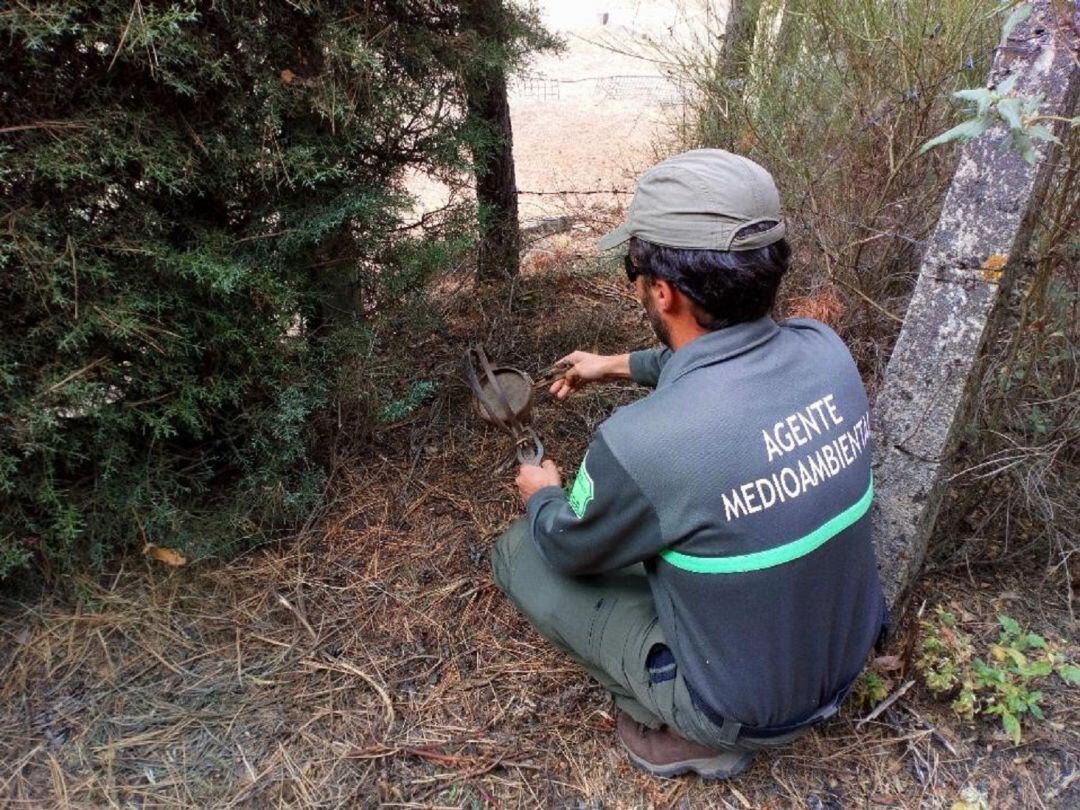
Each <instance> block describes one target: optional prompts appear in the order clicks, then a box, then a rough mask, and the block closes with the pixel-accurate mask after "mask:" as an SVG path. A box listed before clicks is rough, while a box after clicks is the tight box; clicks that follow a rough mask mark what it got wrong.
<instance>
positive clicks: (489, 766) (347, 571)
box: [0, 244, 1080, 809]
mask: <svg viewBox="0 0 1080 810" xmlns="http://www.w3.org/2000/svg"><path fill="white" fill-rule="evenodd" d="M561 250H562V251H563V254H564V255H572V253H573V248H572V245H567V244H564V245H563V247H562V248H561ZM443 306H444V307H445V314H446V320H447V323H448V324H449V330H448V332H447V333H446V335H444V336H442V337H439V338H438V339H435V340H430V339H429V341H428V342H427V343H425V345H424V346H425V347H424V350H423V357H422V358H418V363H421V364H422V366H423V367H424V369H425V373H426V374H428V375H429V376H430V377H432V378H434V379H437V380H439V381H440V382H441V383H442V385H441V386H440V395H439V396H438V398H437V399H436V401H434V402H433V403H431V404H430V405H428V406H427V407H426V408H424V409H423V410H422V411H421V412H418V413H416V414H414V415H413V416H412V417H410V418H409V419H406V420H405V421H403V422H401V423H399V424H396V425H392V426H389V427H387V428H384V429H382V430H381V431H379V432H378V433H377V435H376V437H375V441H374V442H373V443H372V444H371V446H370V447H368V449H367V450H366V451H365V452H364V453H363V455H360V456H358V457H356V458H354V459H352V460H351V463H350V465H349V466H348V471H347V472H346V473H344V474H343V476H342V480H341V483H340V487H339V490H338V492H337V495H336V499H335V502H334V505H333V507H332V509H331V510H330V513H329V517H328V519H327V520H326V522H325V524H324V525H323V526H321V527H320V528H319V529H318V530H312V531H309V532H307V533H306V534H305V535H303V536H301V537H299V538H297V539H295V540H294V541H292V542H289V543H285V544H282V545H281V546H280V547H277V548H267V549H263V550H261V551H258V552H254V553H251V554H249V555H247V556H245V557H243V558H241V559H238V560H235V561H233V562H232V563H226V564H219V563H213V562H207V563H196V564H194V565H191V566H189V567H188V568H184V569H179V570H176V571H167V570H164V569H163V568H162V567H160V566H151V565H150V564H149V563H147V562H145V561H142V560H137V561H130V562H129V563H128V564H127V565H126V566H125V567H124V568H122V569H121V570H119V571H117V572H116V573H115V574H114V575H113V576H111V577H109V578H108V579H106V580H103V581H99V582H93V583H91V582H85V583H83V584H82V586H81V591H82V596H81V598H80V599H79V600H78V601H77V602H75V603H74V604H70V603H62V602H60V601H58V600H56V599H54V598H49V597H46V598H44V599H42V600H41V601H39V602H37V603H35V604H31V605H9V606H8V607H7V610H6V614H5V616H4V618H3V621H2V624H0V684H2V685H0V700H2V704H0V728H2V732H0V763H2V764H0V802H2V803H3V804H4V805H5V806H7V807H260V808H261V807H279V806H290V807H291V806H302V807H316V806H317V807H340V806H347V807H352V806H375V805H386V806H396V807H462V806H467V807H486V806H492V807H519V806H526V807H531V806H558V807H600V806H605V807H608V806H610V807H641V806H653V807H702V806H715V807H730V808H766V807H794V806H797V807H809V808H815V809H816V808H838V807H851V806H857V807H880V808H888V807H943V806H944V807H947V806H949V805H950V803H951V802H952V801H953V800H955V799H956V798H957V795H958V792H959V791H960V790H961V789H962V788H963V787H964V786H966V785H971V786H974V787H976V788H978V789H980V790H983V791H985V792H986V793H987V794H988V795H989V797H990V800H991V802H992V806H993V807H995V808H1002V807H1017V808H1021V807H1022V808H1033V807H1035V808H1037V807H1066V806H1069V805H1070V804H1071V805H1072V806H1076V805H1077V802H1078V801H1080V779H1078V778H1077V774H1078V770H1077V768H1078V764H1080V759H1078V757H1080V723H1078V722H1077V721H1078V719H1080V718H1078V714H1080V707H1078V701H1077V697H1076V695H1075V693H1072V694H1064V693H1063V694H1054V695H1051V696H1050V698H1051V699H1049V700H1048V701H1047V703H1048V704H1049V705H1050V708H1051V716H1050V719H1049V722H1047V723H1044V724H1041V725H1038V726H1033V727H1032V728H1031V729H1030V730H1029V731H1028V732H1027V733H1026V738H1025V744H1024V745H1022V746H1020V747H1019V748H1014V747H1012V746H1011V745H1010V744H1009V743H1008V742H1007V741H1006V740H1005V739H1004V737H1002V736H1000V735H999V734H997V733H996V731H995V730H994V729H993V728H991V727H990V726H979V727H968V726H964V725H961V724H959V723H957V722H956V721H955V720H954V719H953V718H952V717H951V715H950V714H948V712H947V711H946V710H944V709H942V708H941V707H940V706H937V705H934V704H930V703H928V702H927V701H926V699H925V697H924V696H922V695H921V694H920V692H919V690H917V689H916V690H912V691H911V692H909V693H908V694H907V695H906V696H905V697H904V699H903V700H900V701H898V702H897V703H896V704H895V705H894V706H893V708H891V709H890V710H888V711H886V712H884V713H883V714H882V715H881V717H880V718H878V719H877V720H875V721H873V722H870V723H866V724H864V725H862V726H859V725H857V723H856V720H857V717H856V712H855V710H854V709H853V708H849V709H847V710H845V712H844V714H843V716H842V717H841V718H840V719H838V720H836V721H834V722H832V723H830V724H828V725H827V726H826V727H825V728H823V729H821V730H819V731H817V732H815V733H812V734H810V735H808V736H807V737H806V738H804V739H803V740H801V741H799V742H798V743H797V744H795V745H794V746H793V747H791V748H790V749H787V750H784V751H782V752H780V753H779V754H777V755H774V756H768V757H762V758H761V759H760V760H759V761H758V762H757V763H756V764H755V765H754V767H753V768H752V769H751V770H750V771H749V772H748V773H747V774H746V775H745V776H744V777H742V778H740V779H739V780H737V781H735V782H734V783H732V784H715V785H706V784H703V783H701V782H699V781H696V780H693V779H681V780H674V781H658V780H653V779H651V778H648V777H646V776H645V775H643V774H641V773H639V772H637V771H635V770H634V769H633V768H631V767H630V765H629V764H628V762H627V761H626V759H625V757H624V756H623V755H622V754H621V753H620V752H619V750H618V749H617V748H616V746H615V745H614V734H613V723H612V717H611V713H610V712H611V709H610V706H609V702H608V700H607V698H606V696H605V695H604V693H603V691H602V690H601V689H599V688H598V687H597V686H595V685H593V684H591V683H589V682H588V681H587V679H586V678H585V677H584V676H583V674H582V673H581V672H580V671H579V670H578V669H577V668H576V667H574V666H573V665H572V664H571V663H570V662H569V661H567V660H566V659H564V658H563V657H561V656H560V655H558V654H556V653H555V652H554V651H553V650H552V649H550V648H549V647H548V646H547V645H546V644H545V643H544V642H543V641H542V640H541V639H540V638H539V637H538V636H537V635H536V634H535V633H534V632H533V631H532V630H531V629H530V628H529V627H528V626H527V624H526V623H525V622H524V621H523V620H522V619H521V618H520V617H519V616H518V615H517V614H516V613H515V611H514V609H513V608H512V607H511V606H510V605H509V603H508V602H507V601H506V600H505V599H504V598H502V596H501V594H500V593H499V592H498V591H497V590H496V589H495V587H494V586H493V584H492V581H491V577H490V572H489V568H488V564H487V561H486V551H487V549H488V547H489V545H490V544H491V542H492V540H493V538H494V537H495V536H496V535H497V534H498V532H499V531H501V530H502V529H503V528H505V526H506V525H507V524H508V523H509V521H510V520H511V519H512V518H514V517H515V516H516V515H517V514H519V511H520V510H519V507H518V504H517V503H516V499H515V495H514V492H513V491H512V488H511V485H510V481H509V476H502V477H493V475H492V473H491V470H492V468H493V467H494V466H495V465H496V464H497V463H498V462H499V461H500V460H501V459H502V457H503V455H504V454H505V452H506V450H507V447H506V445H505V443H504V442H503V441H502V438H501V437H500V436H498V435H496V434H494V433H492V432H491V431H490V430H488V429H486V428H484V427H482V426H481V425H480V424H479V420H478V419H476V418H475V417H474V415H473V414H472V413H471V410H470V407H469V403H468V399H467V395H466V389H465V387H464V385H463V384H462V383H460V382H458V379H457V361H458V357H459V356H460V353H461V352H462V350H463V348H464V346H466V345H467V344H468V343H469V342H470V341H474V340H477V339H482V340H485V341H486V342H487V344H488V346H489V349H490V350H491V351H492V354H493V356H495V357H497V358H498V359H499V360H500V361H505V362H509V363H513V364H516V365H520V366H522V367H525V368H531V369H539V368H543V367H545V366H547V365H548V364H550V362H551V361H552V360H554V359H555V358H557V357H558V356H559V355H560V354H561V353H562V352H564V351H567V350H569V349H570V348H573V347H575V346H582V347H593V348H598V349H601V350H613V349H616V348H620V347H625V346H627V345H640V344H641V343H642V342H643V340H644V335H645V332H644V330H645V328H646V327H644V324H643V321H642V319H641V317H640V315H639V313H638V311H637V308H636V306H635V305H634V304H633V302H632V301H630V300H629V299H628V298H627V297H626V295H625V293H624V291H623V289H622V285H621V283H620V281H619V280H618V278H617V276H615V275H613V273H605V272H602V268H600V267H599V266H598V265H596V263H595V261H592V262H590V261H578V262H576V263H571V264H570V265H562V266H558V265H555V266H551V267H548V268H547V269H545V270H543V271H542V272H541V271H534V272H531V273H530V274H529V275H527V276H526V277H524V278H523V279H521V281H520V282H519V283H518V284H517V285H516V288H515V290H514V291H513V295H512V300H511V299H510V298H509V297H508V296H507V294H506V292H505V291H503V292H501V293H495V292H492V291H475V290H471V289H460V288H459V289H458V290H457V292H456V293H454V294H451V295H449V296H448V298H447V299H446V300H445V302H444V304H443ZM469 324H484V325H485V326H484V327H483V329H482V330H480V329H477V328H475V327H470V326H469ZM634 396H637V393H636V392H633V391H631V390H629V389H627V388H625V387H607V388H601V389H597V390H595V391H592V392H589V393H586V394H585V395H583V396H581V397H580V398H578V399H577V400H576V401H574V402H572V403H571V404H570V405H569V406H556V405H554V404H553V403H551V402H550V401H549V400H545V401H542V402H541V403H540V405H539V408H538V413H537V417H536V418H537V423H538V425H540V426H541V428H542V430H541V432H542V433H543V435H544V438H545V441H546V443H547V445H548V447H549V450H550V453H551V455H552V456H554V457H555V458H557V459H558V460H560V461H562V462H563V464H564V465H565V466H566V467H571V466H572V465H573V464H574V463H575V462H576V460H577V458H579V457H580V453H581V451H582V448H583V447H584V444H585V442H586V440H587V438H588V436H589V435H590V433H591V431H592V429H593V427H594V426H595V425H596V423H597V422H598V421H600V420H601V419H603V418H604V416H605V415H606V414H607V413H608V412H609V411H610V409H611V408H612V406H613V405H616V404H618V403H619V402H622V401H627V400H628V399H630V398H632V397H634ZM1015 574H1016V576H1017V577H1021V581H1019V582H1017V581H1013V582H1011V584H1010V586H1009V588H1008V589H1006V588H1005V587H1004V586H1002V585H998V584H996V583H991V582H976V581H973V580H969V579H968V578H967V576H966V573H965V572H954V574H942V575H940V576H939V577H938V578H937V579H936V580H935V581H932V582H928V583H926V585H925V588H924V597H925V598H927V599H929V600H931V601H932V602H939V601H942V602H950V601H952V602H957V603H962V604H963V605H964V607H965V609H966V611H967V612H969V613H971V614H973V615H975V616H980V617H986V618H987V620H988V623H987V627H988V628H989V627H990V625H991V624H992V622H993V616H994V614H995V613H996V612H1000V610H1001V609H1002V608H1001V602H1002V600H1007V599H1009V598H1011V597H1009V595H1008V594H1007V593H1003V591H1007V590H1009V591H1014V592H1016V591H1020V590H1021V589H1023V592H1024V593H1025V599H1024V604H1025V605H1026V607H1021V605H1019V604H1017V603H1016V602H1012V603H1010V604H1009V605H1008V607H1009V608H1010V610H1009V611H1008V612H1010V613H1012V614H1013V615H1017V610H1018V609H1022V610H1024V611H1027V613H1028V614H1030V615H1029V616H1028V618H1029V619H1030V621H1031V623H1032V626H1033V628H1035V629H1039V630H1040V631H1042V632H1045V633H1047V634H1048V635H1050V636H1053V637H1061V636H1065V637H1069V635H1070V633H1073V632H1074V630H1072V631H1071V630H1070V629H1069V628H1070V625H1068V624H1067V619H1066V618H1065V617H1066V616H1067V612H1066V610H1065V606H1064V605H1063V604H1061V596H1060V590H1054V589H1053V588H1049V587H1045V586H1043V585H1042V584H1041V579H1042V576H1041V572H1040V571H1039V570H1029V571H1017V572H1015ZM1035 606H1038V609H1039V610H1041V611H1043V613H1042V614H1035V613H1034V609H1035ZM987 632H990V630H989V629H988V631H987ZM909 640H910V634H901V637H900V640H899V641H898V642H897V645H896V649H895V650H894V652H896V653H897V654H899V655H900V656H901V658H902V659H903V660H905V661H909V660H910V643H909ZM863 714H865V710H864V711H863Z"/></svg>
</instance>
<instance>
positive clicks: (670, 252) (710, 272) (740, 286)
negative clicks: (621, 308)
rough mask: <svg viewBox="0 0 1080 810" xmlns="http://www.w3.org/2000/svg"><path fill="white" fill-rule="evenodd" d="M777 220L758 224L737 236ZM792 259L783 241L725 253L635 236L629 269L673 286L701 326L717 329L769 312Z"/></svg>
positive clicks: (633, 273) (756, 317)
mask: <svg viewBox="0 0 1080 810" xmlns="http://www.w3.org/2000/svg"><path fill="white" fill-rule="evenodd" d="M775 224H776V223H775V222H758V223H755V224H754V225H750V226H748V227H746V228H744V229H743V230H741V231H739V234H738V235H740V236H745V235H749V234H752V233H757V232H758V231H764V230H768V229H769V228H771V227H772V226H774V225H775ZM790 259H791V247H790V246H789V245H788V243H787V240H785V239H781V240H780V241H779V242H774V243H773V244H771V245H768V246H767V247H763V248H755V249H753V250H732V251H722V250H691V249H687V248H673V247H665V246H663V245H655V244H653V243H651V242H645V241H644V240H641V239H638V238H637V237H632V238H631V239H630V255H629V261H630V262H632V265H631V264H628V266H627V272H628V274H629V275H630V276H631V278H632V277H633V276H634V275H643V276H645V277H646V278H650V279H657V278H662V279H664V280H665V281H667V282H668V283H669V284H671V285H673V286H674V287H675V288H677V289H678V290H680V291H681V292H682V293H683V294H685V295H686V296H687V297H688V298H689V299H690V300H691V301H693V302H694V304H695V305H696V307H695V313H694V315H695V317H696V319H697V322H698V324H700V325H701V326H702V327H703V328H704V329H708V330H710V331H715V330H717V329H723V328H724V327H725V326H734V325H735V324H737V323H743V322H745V321H754V320H757V319H758V318H761V317H764V316H765V315H768V314H769V313H770V312H771V311H772V308H773V304H774V303H775V302H776V291H777V289H779V287H780V281H781V279H782V278H783V277H784V273H786V272H787V270H788V264H789V262H790Z"/></svg>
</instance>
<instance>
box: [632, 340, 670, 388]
mask: <svg viewBox="0 0 1080 810" xmlns="http://www.w3.org/2000/svg"><path fill="white" fill-rule="evenodd" d="M670 357H671V349H668V348H666V347H657V348H655V349H644V350H642V351H640V352H630V378H631V379H632V380H633V381H634V382H636V383H637V384H638V385H644V386H646V387H648V388H656V382H657V380H659V379H660V372H661V371H662V370H663V368H664V364H665V363H667V361H668V358H670Z"/></svg>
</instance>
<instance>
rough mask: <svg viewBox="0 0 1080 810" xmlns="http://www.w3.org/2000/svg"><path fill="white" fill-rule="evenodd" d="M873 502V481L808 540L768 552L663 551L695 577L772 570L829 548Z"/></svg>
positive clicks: (807, 536)
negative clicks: (724, 554) (720, 554)
mask: <svg viewBox="0 0 1080 810" xmlns="http://www.w3.org/2000/svg"><path fill="white" fill-rule="evenodd" d="M873 499H874V481H873V479H870V485H869V486H868V487H867V488H866V493H865V494H864V495H863V496H862V497H861V498H859V500H857V501H856V502H855V503H853V504H852V505H851V506H849V507H848V508H847V509H845V510H844V511H843V512H841V513H840V514H839V515H836V516H835V517H833V518H830V519H829V520H828V521H826V522H825V523H824V524H822V525H821V526H819V527H818V528H817V529H815V530H814V531H812V532H810V534H808V535H806V536H805V537H800V538H799V539H798V540H792V541H791V542H790V543H785V544H784V545H782V546H777V547H776V548H770V549H768V550H766V551H757V552H754V553H753V554H741V555H739V556H738V557H694V556H691V555H690V554H682V553H680V552H678V551H673V550H672V549H670V548H668V549H664V550H663V551H661V552H660V556H661V557H663V558H664V560H665V561H666V562H668V563H670V564H671V565H674V566H675V567H676V568H681V569H683V570H684V571H691V572H693V573H695V574H741V573H744V572H746V571H760V570H761V569H763V568H772V567H773V566H776V565H783V564H784V563H788V562H791V561H792V560H797V559H799V557H805V556H806V555H807V554H809V553H810V552H811V551H815V550H816V549H818V548H820V547H821V546H823V545H825V543H827V542H828V541H829V540H831V539H832V538H834V537H836V535H838V534H840V532H842V531H844V529H846V528H848V526H850V525H851V524H853V523H854V522H855V521H857V520H858V519H859V518H861V517H862V516H863V515H865V514H866V513H867V511H868V510H869V509H870V502H871V501H872V500H873Z"/></svg>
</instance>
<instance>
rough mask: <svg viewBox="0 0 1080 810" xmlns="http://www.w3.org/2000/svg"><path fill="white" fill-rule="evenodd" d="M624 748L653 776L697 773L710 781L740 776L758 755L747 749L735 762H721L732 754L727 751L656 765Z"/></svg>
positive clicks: (633, 761)
mask: <svg viewBox="0 0 1080 810" xmlns="http://www.w3.org/2000/svg"><path fill="white" fill-rule="evenodd" d="M623 748H624V749H625V750H626V754H627V756H629V757H630V761H631V762H632V763H634V765H635V766H637V767H638V768H640V769H641V770H643V771H645V772H646V773H650V774H652V775H653V776H659V777H661V778H663V779H671V778H673V777H676V776H682V775H683V774H685V773H695V774H697V775H698V776H699V777H701V778H702V779H705V780H706V781H710V782H712V781H717V780H720V779H730V778H731V777H733V776H738V775H739V774H740V773H742V772H743V771H745V770H746V769H747V768H749V767H750V765H751V763H752V762H753V761H754V757H755V756H756V754H755V753H754V752H753V751H746V752H743V753H742V755H741V756H740V757H739V759H738V760H736V761H735V762H721V761H720V760H725V759H727V758H728V757H729V756H730V754H727V753H725V754H722V755H721V756H719V757H708V758H705V759H686V760H682V761H681V762H671V763H669V764H667V765H656V764H654V763H652V762H649V761H648V760H645V759H642V758H641V757H639V756H638V755H637V754H635V753H634V752H633V751H631V750H630V749H629V748H626V746H625V745H623Z"/></svg>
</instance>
